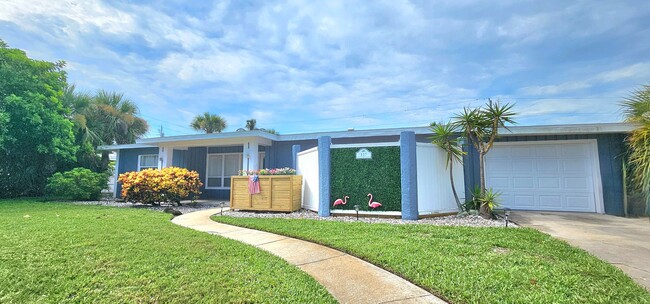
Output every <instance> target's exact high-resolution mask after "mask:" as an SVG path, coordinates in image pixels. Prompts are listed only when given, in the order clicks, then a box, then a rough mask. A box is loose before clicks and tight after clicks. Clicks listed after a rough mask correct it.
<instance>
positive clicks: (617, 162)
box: [463, 134, 625, 216]
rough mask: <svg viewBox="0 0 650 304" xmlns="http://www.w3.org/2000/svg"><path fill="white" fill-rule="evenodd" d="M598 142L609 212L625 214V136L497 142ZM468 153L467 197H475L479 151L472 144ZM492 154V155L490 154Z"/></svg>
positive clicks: (521, 138) (511, 138)
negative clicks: (623, 155) (576, 140)
mask: <svg viewBox="0 0 650 304" xmlns="http://www.w3.org/2000/svg"><path fill="white" fill-rule="evenodd" d="M572 139H596V140H597V142H598V144H597V145H598V159H599V164H600V175H601V183H602V188H603V200H604V202H605V213H606V214H611V215H619V216H622V215H624V213H623V172H622V170H623V167H622V160H621V158H620V156H621V155H622V154H623V153H624V151H625V143H624V139H625V134H590V135H546V136H544V135H541V136H508V137H501V138H499V139H498V140H497V141H502V142H512V141H546V140H572ZM465 150H466V152H467V155H466V156H465V157H464V158H463V162H464V163H465V166H464V170H465V185H466V189H465V197H467V198H470V197H471V191H470V189H473V188H474V185H478V184H479V183H480V176H479V158H478V152H477V151H476V150H475V149H474V147H473V146H472V145H471V144H470V143H468V144H466V147H465ZM488 153H489V152H488Z"/></svg>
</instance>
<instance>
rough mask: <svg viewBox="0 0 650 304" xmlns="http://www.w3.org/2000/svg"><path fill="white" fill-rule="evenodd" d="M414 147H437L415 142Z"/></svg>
mask: <svg viewBox="0 0 650 304" xmlns="http://www.w3.org/2000/svg"><path fill="white" fill-rule="evenodd" d="M415 145H416V146H420V147H437V146H436V145H434V144H431V143H420V142H416V143H415Z"/></svg>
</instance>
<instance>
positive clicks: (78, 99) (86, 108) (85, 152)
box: [61, 84, 105, 172]
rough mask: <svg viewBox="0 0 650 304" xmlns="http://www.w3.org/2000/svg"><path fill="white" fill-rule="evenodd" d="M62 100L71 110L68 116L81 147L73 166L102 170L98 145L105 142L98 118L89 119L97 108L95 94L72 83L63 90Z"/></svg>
mask: <svg viewBox="0 0 650 304" xmlns="http://www.w3.org/2000/svg"><path fill="white" fill-rule="evenodd" d="M61 101H62V102H63V106H64V107H65V108H67V109H68V110H69V113H68V115H67V117H68V118H69V119H70V120H71V121H72V123H73V126H74V128H73V130H74V134H75V143H76V145H77V146H78V148H79V149H78V150H77V154H76V156H77V162H76V163H75V164H72V165H71V168H72V167H84V168H88V169H91V170H93V171H96V172H100V171H102V170H103V169H105V168H103V169H102V168H101V158H100V157H98V154H97V151H96V148H97V146H98V145H102V144H104V143H103V142H102V141H101V138H100V136H99V126H100V124H99V123H98V121H96V120H93V119H91V120H88V118H89V117H92V111H94V110H96V107H95V106H94V99H93V96H91V95H90V94H88V93H86V92H79V91H77V89H76V86H75V85H74V84H71V85H68V86H67V87H66V88H65V89H64V90H63V96H62V98H61ZM71 168H66V169H71Z"/></svg>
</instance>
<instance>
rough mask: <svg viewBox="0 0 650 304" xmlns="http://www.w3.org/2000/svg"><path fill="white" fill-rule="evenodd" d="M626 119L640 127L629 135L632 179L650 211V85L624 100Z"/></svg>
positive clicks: (647, 209)
mask: <svg viewBox="0 0 650 304" xmlns="http://www.w3.org/2000/svg"><path fill="white" fill-rule="evenodd" d="M622 106H623V114H624V116H625V121H627V122H631V123H635V124H637V125H638V127H637V128H636V129H635V130H634V131H632V133H631V134H630V135H629V136H628V137H627V144H628V147H629V162H630V168H631V179H632V183H633V184H634V186H635V187H636V188H637V189H639V190H641V193H642V194H643V195H644V196H645V198H646V210H645V211H646V212H645V213H646V214H648V212H650V85H645V86H643V88H642V89H640V90H637V91H635V92H634V93H633V94H632V95H631V96H629V97H627V98H625V100H624V101H623V102H622Z"/></svg>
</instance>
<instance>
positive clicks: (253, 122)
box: [237, 118, 280, 135]
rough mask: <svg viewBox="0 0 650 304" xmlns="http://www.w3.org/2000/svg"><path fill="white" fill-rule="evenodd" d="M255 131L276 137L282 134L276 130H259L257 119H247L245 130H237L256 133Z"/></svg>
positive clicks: (238, 130)
mask: <svg viewBox="0 0 650 304" xmlns="http://www.w3.org/2000/svg"><path fill="white" fill-rule="evenodd" d="M254 130H259V131H263V132H266V133H271V134H276V135H277V134H280V133H278V131H276V130H275V129H264V128H258V127H257V119H255V118H251V119H247V120H246V126H244V127H243V128H239V129H237V132H245V131H254Z"/></svg>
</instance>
